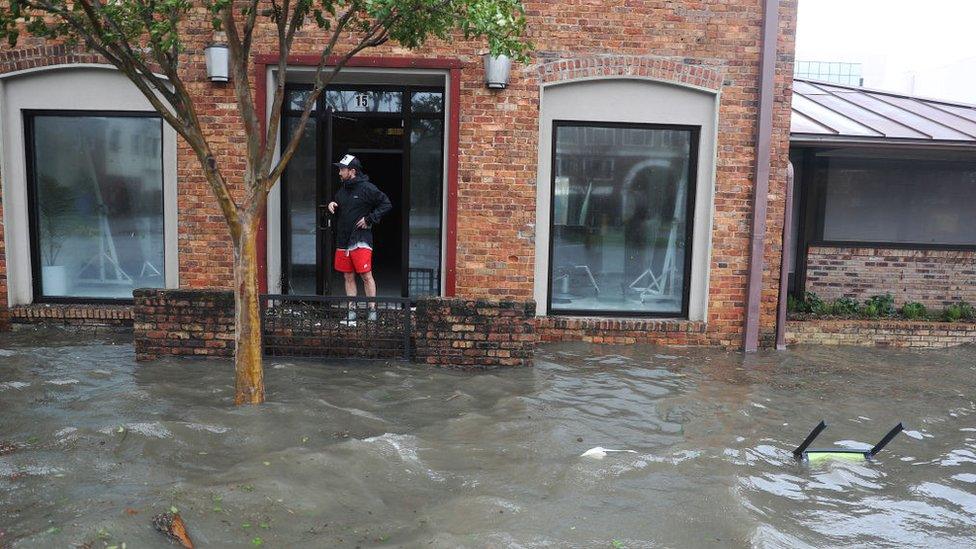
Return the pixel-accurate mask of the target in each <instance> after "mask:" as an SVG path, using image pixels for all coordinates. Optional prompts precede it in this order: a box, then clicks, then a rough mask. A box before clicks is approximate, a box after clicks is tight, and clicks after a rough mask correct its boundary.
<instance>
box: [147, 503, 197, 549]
mask: <svg viewBox="0 0 976 549" xmlns="http://www.w3.org/2000/svg"><path fill="white" fill-rule="evenodd" d="M152 523H153V528H155V529H156V530H157V531H159V532H161V533H163V534H165V535H166V537H168V538H170V539H171V540H173V541H176V542H178V543H179V544H180V545H182V546H183V547H185V548H186V549H193V542H192V541H190V536H189V535H188V534H187V533H186V524H185V523H184V522H183V518H182V517H180V514H179V513H178V512H177V513H160V514H158V515H156V516H154V517H153V519H152Z"/></svg>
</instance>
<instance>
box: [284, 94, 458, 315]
mask: <svg viewBox="0 0 976 549" xmlns="http://www.w3.org/2000/svg"><path fill="white" fill-rule="evenodd" d="M312 89H313V85H312V84H308V83H286V84H285V100H284V101H283V102H282V111H281V118H282V120H281V123H280V124H279V132H278V133H279V139H280V141H281V144H280V149H281V150H284V148H285V147H286V146H287V145H288V137H289V136H288V132H287V130H288V128H287V124H286V123H285V119H286V118H287V117H289V116H291V117H294V116H300V115H301V114H302V112H303V110H302V109H292V108H291V107H290V103H289V102H288V100H287V98H288V96H289V94H290V93H292V92H295V91H307V90H312ZM327 91H392V92H399V93H401V94H402V97H401V99H400V111H399V112H392V111H391V112H383V111H380V112H371V111H331V110H330V109H331V108H330V107H329V106H328V101H327V97H326V92H327ZM414 92H436V93H440V94H441V110H440V112H414V111H413V101H412V94H413V93H414ZM447 93H448V90H447V88H446V87H445V86H431V85H403V84H392V85H390V84H333V85H329V86H326V88H325V89H324V90H322V93H321V94H319V96H318V98H316V102H315V107H314V110H313V111H312V112H311V113H310V116H309V117H310V118H314V119H315V123H316V129H315V131H316V142H317V144H318V146H317V148H316V176H315V177H316V182H315V185H316V191H315V193H316V204H320V203H321V202H322V197H321V193H322V192H323V191H324V190H325V189H326V188H328V187H329V186H330V185H331V184H332V178H334V177H336V174H335V173H334V171H333V170H332V169H331V164H332V161H331V159H327V158H325V155H326V154H328V153H329V152H331V149H332V143H331V142H329V137H330V134H331V128H328V127H327V124H326V122H327V121H328V120H329V119H330V117H331V116H342V117H347V118H398V119H400V120H402V121H403V130H404V131H403V138H404V151H403V154H404V156H403V181H404V188H403V189H402V193H401V194H402V196H403V200H402V202H403V204H401V212H402V214H403V219H409V212H410V193H409V190H410V189H409V188H408V187H407V185H408V183H407V182H408V181H409V180H410V177H409V176H410V149H411V145H410V131H411V130H412V129H413V125H412V121H413V120H414V119H427V120H439V121H440V122H441V128H442V131H443V133H444V139H445V144H444V146H443V149H442V151H441V155H442V156H443V157H444V159H446V158H447V157H448V149H449V143H447V142H446V140H447V139H448V138H449V136H448V128H447V123H448V120H447V107H448V98H447ZM322 149H325V150H326V151H328V152H325V153H323V151H322ZM446 176H447V169H446V168H442V170H441V204H440V209H439V211H438V219H440V222H441V226H440V230H441V242H440V253H439V254H438V257H437V272H438V288H437V294H436V296H434V297H440V296H442V295H443V293H444V292H443V289H442V288H443V285H444V279H445V276H444V274H445V273H444V235H445V234H446V233H445V231H446V226H445V223H444V222H445V219H444V211H445V210H444V208H445V207H446V202H447V200H446V198H447V197H446V195H445V191H446V188H447V184H446V183H447V182H446ZM279 185H280V189H279V196H280V200H279V214H280V217H281V219H280V222H279V227H280V234H279V250H280V255H281V273H280V276H279V282H280V284H281V293H282V294H288V295H294V294H291V291H290V290H291V289H290V288H289V287H288V281H289V280H290V279H291V278H290V274H291V273H290V272H288V270H289V269H290V268H291V263H290V261H291V259H290V258H291V252H292V250H291V242H290V240H289V237H290V235H291V232H290V231H291V227H290V222H291V220H290V218H289V212H288V208H289V205H290V203H289V201H288V193H287V189H288V170H285V171H283V172H282V174H281V178H280V180H279ZM316 215H318V213H316ZM316 222H318V220H317V218H316ZM316 232H317V233H320V231H316ZM316 239H317V240H316V246H317V247H320V248H321V247H322V246H324V243H320V242H318V236H316ZM400 245H401V250H402V254H401V255H402V257H401V262H402V263H403V265H402V266H401V269H402V272H401V274H400V276H401V281H400V286H401V290H402V291H401V293H402V294H408V293H409V291H410V288H409V286H410V284H409V269H410V231H409V227H408V230H406V231H403V232H402V235H401V241H400ZM286 261H288V263H287V266H286ZM324 261H330V259H328V258H326V259H324ZM316 269H317V270H318V267H316ZM316 276H317V278H321V277H322V274H321V273H317V274H316ZM316 286H317V287H324V281H321V280H317V281H316ZM402 297H408V296H407V295H403V296H402ZM428 297H430V296H428ZM417 299H419V298H411V302H412V303H414V304H416V301H417Z"/></svg>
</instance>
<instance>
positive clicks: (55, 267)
mask: <svg viewBox="0 0 976 549" xmlns="http://www.w3.org/2000/svg"><path fill="white" fill-rule="evenodd" d="M39 187H40V188H39V189H38V191H39V193H38V194H39V198H40V200H39V204H38V206H39V213H40V216H39V219H38V225H39V227H40V232H41V235H40V236H41V239H40V242H39V244H40V247H41V260H42V261H43V265H42V267H41V282H42V285H43V286H42V291H43V293H44V295H50V296H60V295H67V293H68V270H67V267H66V266H65V265H64V264H63V263H62V258H61V251H62V249H63V248H64V245H65V243H66V241H67V237H68V236H69V235H70V234H71V233H72V232H73V231H74V230H75V228H76V227H77V226H78V224H79V216H78V212H77V209H76V201H75V198H76V196H75V192H74V189H72V188H71V187H68V186H65V185H61V184H59V183H58V182H57V180H55V179H54V178H53V177H50V176H42V177H41V178H40V182H39Z"/></svg>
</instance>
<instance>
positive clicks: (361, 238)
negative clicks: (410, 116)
mask: <svg viewBox="0 0 976 549" xmlns="http://www.w3.org/2000/svg"><path fill="white" fill-rule="evenodd" d="M333 166H335V167H337V168H339V179H340V180H341V181H342V187H341V188H340V189H339V192H337V193H336V195H335V198H334V199H333V201H332V202H330V203H329V213H332V214H334V213H336V210H338V212H339V219H338V222H337V224H336V252H335V270H337V271H339V272H341V273H342V274H343V276H344V277H345V283H346V295H347V296H348V297H356V274H359V277H360V278H362V279H363V290H364V292H365V294H366V297H376V281H375V280H373V231H372V227H373V225H376V224H377V223H379V222H380V219H381V218H382V217H383V216H384V215H386V214H387V213H388V212H389V211H390V210H392V209H393V205H392V204H390V198H389V197H387V196H386V193H384V192H383V191H381V190H379V189H378V188H377V187H376V185H374V184H373V183H372V182H371V181H370V180H369V176H367V175H366V174H365V173H364V172H363V165H362V163H360V161H359V159H358V158H356V157H355V156H353V155H351V154H347V155H346V156H343V157H342V160H340V161H338V162H336V163H334V164H333ZM355 320H356V311H355V310H351V311H349V321H355ZM369 320H376V309H375V304H372V303H371V304H370V310H369Z"/></svg>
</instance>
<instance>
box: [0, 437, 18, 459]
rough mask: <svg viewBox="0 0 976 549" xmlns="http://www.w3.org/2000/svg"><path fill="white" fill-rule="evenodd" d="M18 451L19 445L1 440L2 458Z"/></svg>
mask: <svg viewBox="0 0 976 549" xmlns="http://www.w3.org/2000/svg"><path fill="white" fill-rule="evenodd" d="M16 451H17V445H16V444H14V443H13V442H10V441H6V440H0V456H5V455H7V454H12V453H14V452H16Z"/></svg>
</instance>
